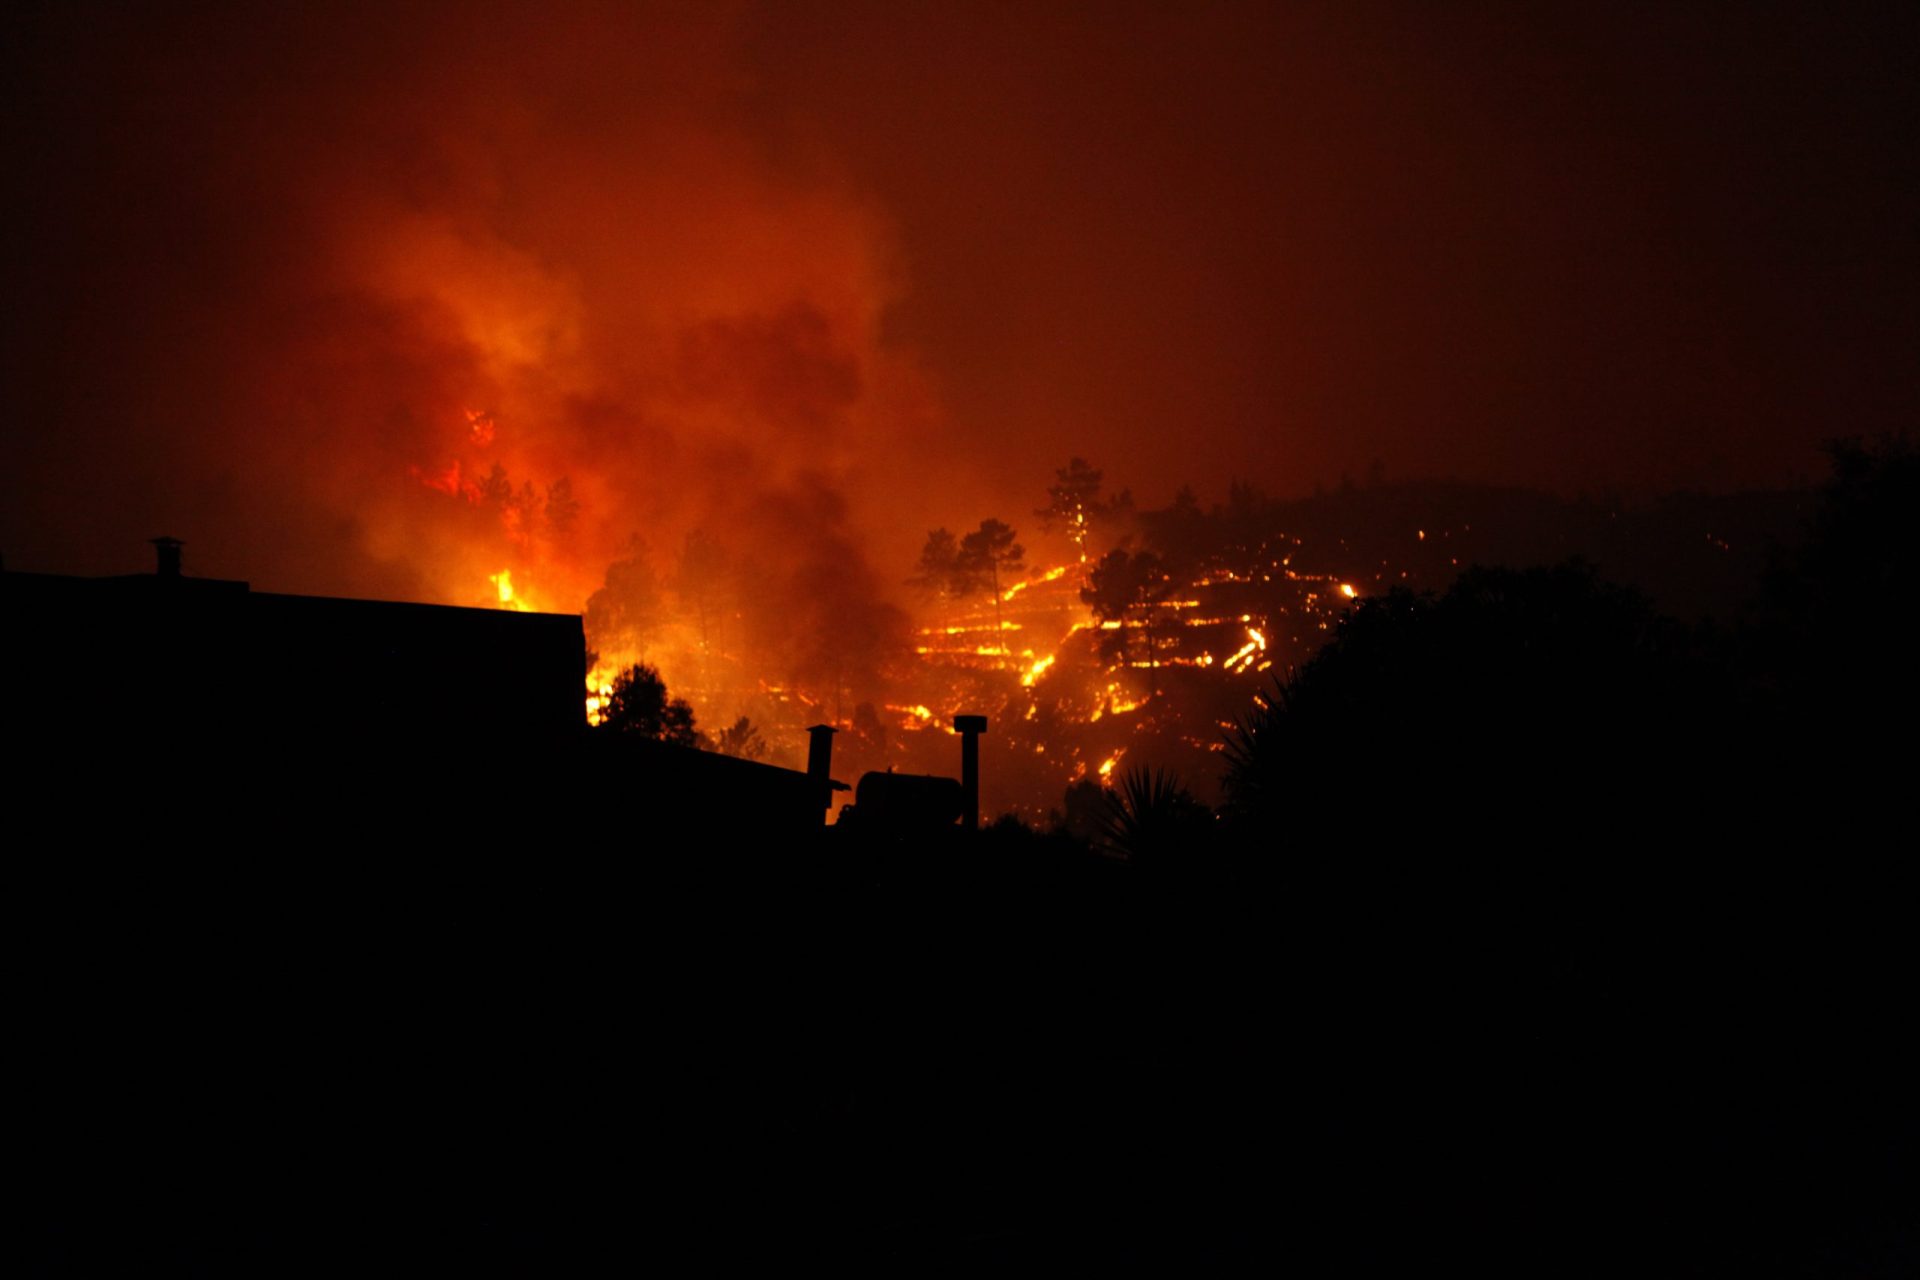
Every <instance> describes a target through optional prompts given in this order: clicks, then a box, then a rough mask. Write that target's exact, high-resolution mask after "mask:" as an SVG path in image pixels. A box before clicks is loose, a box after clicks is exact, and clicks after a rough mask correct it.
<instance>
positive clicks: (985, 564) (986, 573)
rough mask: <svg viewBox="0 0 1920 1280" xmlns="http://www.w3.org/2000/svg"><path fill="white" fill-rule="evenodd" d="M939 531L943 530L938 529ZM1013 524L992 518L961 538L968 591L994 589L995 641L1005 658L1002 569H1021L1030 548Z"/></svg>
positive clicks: (963, 578) (960, 569)
mask: <svg viewBox="0 0 1920 1280" xmlns="http://www.w3.org/2000/svg"><path fill="white" fill-rule="evenodd" d="M935 532H939V531H938V530H936V531H935ZM1015 536H1016V534H1015V533H1014V530H1013V526H1011V525H1009V524H1006V523H1004V522H1003V521H1000V520H995V519H992V518H988V519H986V520H982V521H981V522H980V527H979V528H978V529H975V530H974V531H973V532H972V533H970V534H968V535H967V536H966V537H964V538H962V539H960V552H959V556H958V561H957V563H958V574H959V578H958V580H959V581H961V582H964V583H966V584H968V588H967V589H968V591H972V590H975V589H978V588H979V587H986V588H987V589H989V590H991V591H992V592H993V630H994V644H995V646H996V647H997V648H998V649H999V650H1000V656H1001V659H1002V660H1003V661H1004V660H1005V658H1006V652H1007V641H1006V636H1005V634H1004V633H1005V631H1006V624H1005V623H1004V622H1002V621H1001V618H1000V571H1001V570H1002V569H1005V570H1006V571H1007V572H1008V573H1018V572H1019V571H1020V569H1021V568H1022V567H1024V566H1025V564H1026V555H1027V553H1026V549H1025V548H1024V547H1022V546H1021V545H1020V544H1019V543H1017V542H1015V541H1014V538H1015Z"/></svg>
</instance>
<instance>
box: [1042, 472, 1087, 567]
mask: <svg viewBox="0 0 1920 1280" xmlns="http://www.w3.org/2000/svg"><path fill="white" fill-rule="evenodd" d="M1053 474H1054V476H1055V480H1054V482H1053V483H1052V484H1050V485H1048V486H1047V505H1046V506H1044V507H1041V508H1040V509H1039V510H1037V511H1035V512H1034V514H1035V515H1037V516H1039V517H1040V520H1041V523H1042V524H1043V525H1044V527H1046V528H1047V529H1050V530H1051V529H1055V528H1060V529H1064V530H1065V531H1066V535H1067V540H1068V541H1069V542H1071V543H1073V549H1074V550H1075V551H1076V552H1078V553H1079V556H1080V562H1081V563H1082V564H1084V563H1086V559H1087V539H1088V538H1090V537H1091V536H1092V535H1093V520H1094V517H1095V515H1096V514H1098V513H1099V511H1100V510H1101V503H1100V480H1101V473H1100V472H1099V471H1097V470H1095V469H1094V468H1093V467H1092V466H1090V465H1089V464H1088V462H1087V460H1086V459H1085V458H1074V459H1072V460H1071V461H1069V462H1068V463H1067V465H1066V466H1064V467H1062V468H1060V469H1059V470H1058V471H1055V472H1054V473H1053Z"/></svg>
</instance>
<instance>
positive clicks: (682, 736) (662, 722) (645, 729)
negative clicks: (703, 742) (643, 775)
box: [600, 662, 700, 747]
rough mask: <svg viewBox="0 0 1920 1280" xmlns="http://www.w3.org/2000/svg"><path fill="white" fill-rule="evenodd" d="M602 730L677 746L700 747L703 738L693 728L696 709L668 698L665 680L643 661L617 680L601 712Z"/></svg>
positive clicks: (617, 677) (616, 677) (618, 676)
mask: <svg viewBox="0 0 1920 1280" xmlns="http://www.w3.org/2000/svg"><path fill="white" fill-rule="evenodd" d="M600 731H601V732H603V733H613V734H632V735H634V736H635V737H641V738H651V739H653V740H655V741H658V742H670V743H672V744H673V745H675V746H678V747H696V746H699V745H700V735H699V734H698V733H697V732H696V731H695V730H694V727H693V708H692V707H690V706H688V705H687V703H686V702H685V701H683V700H681V699H679V698H672V697H669V696H667V683H666V681H664V680H662V679H661V678H660V673H659V671H657V670H655V669H654V668H653V667H650V666H648V665H647V664H646V663H644V662H639V663H635V664H634V665H633V666H631V667H628V668H627V669H626V670H625V671H622V672H621V673H620V674H619V675H617V676H615V677H614V680H613V692H612V694H611V695H609V697H608V698H607V703H606V706H605V707H604V708H602V710H601V721H600Z"/></svg>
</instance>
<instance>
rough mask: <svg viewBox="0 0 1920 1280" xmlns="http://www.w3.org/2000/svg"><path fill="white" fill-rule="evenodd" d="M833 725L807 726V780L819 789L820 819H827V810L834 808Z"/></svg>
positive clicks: (822, 820)
mask: <svg viewBox="0 0 1920 1280" xmlns="http://www.w3.org/2000/svg"><path fill="white" fill-rule="evenodd" d="M833 733H834V729H833V726H832V725H830V724H816V725H809V726H808V727H807V781H809V782H811V783H813V784H814V786H815V787H817V788H818V789H819V794H820V821H821V822H823V823H824V822H825V821H826V820H827V810H829V809H831V808H833V778H832V776H831V775H832V773H833Z"/></svg>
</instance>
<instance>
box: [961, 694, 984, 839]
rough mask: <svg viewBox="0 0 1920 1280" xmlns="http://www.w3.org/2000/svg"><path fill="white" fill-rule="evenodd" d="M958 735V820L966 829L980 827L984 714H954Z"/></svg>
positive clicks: (977, 828) (976, 829) (974, 829)
mask: <svg viewBox="0 0 1920 1280" xmlns="http://www.w3.org/2000/svg"><path fill="white" fill-rule="evenodd" d="M953 729H954V732H955V733H958V734H959V735H960V790H961V792H962V800H961V804H962V806H963V807H962V808H961V810H960V821H961V823H962V824H963V825H964V826H965V828H966V829H967V830H968V831H978V830H979V829H980V735H981V734H983V733H985V732H986V731H987V718H986V717H985V716H955V717H954V718H953Z"/></svg>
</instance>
